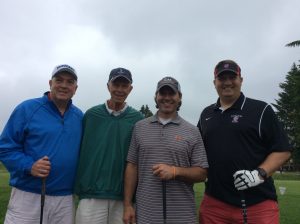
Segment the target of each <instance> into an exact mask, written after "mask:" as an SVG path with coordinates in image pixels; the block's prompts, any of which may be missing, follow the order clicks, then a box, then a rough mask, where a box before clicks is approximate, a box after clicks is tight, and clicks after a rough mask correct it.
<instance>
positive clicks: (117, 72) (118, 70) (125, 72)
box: [108, 68, 132, 83]
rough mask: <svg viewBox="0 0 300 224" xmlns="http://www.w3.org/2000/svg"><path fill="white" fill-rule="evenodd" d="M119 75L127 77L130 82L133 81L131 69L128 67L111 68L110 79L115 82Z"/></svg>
mask: <svg viewBox="0 0 300 224" xmlns="http://www.w3.org/2000/svg"><path fill="white" fill-rule="evenodd" d="M119 77H123V78H125V79H127V80H128V81H129V82H130V83H132V76H131V72H130V71H129V70H127V69H126V68H115V69H113V70H111V72H110V74H109V78H108V81H109V82H110V81H112V82H113V81H114V80H116V79H117V78H119Z"/></svg>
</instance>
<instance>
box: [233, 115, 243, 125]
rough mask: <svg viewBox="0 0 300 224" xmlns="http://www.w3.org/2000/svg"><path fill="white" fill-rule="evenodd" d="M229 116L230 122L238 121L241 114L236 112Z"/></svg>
mask: <svg viewBox="0 0 300 224" xmlns="http://www.w3.org/2000/svg"><path fill="white" fill-rule="evenodd" d="M231 117H232V121H231V122H232V123H239V119H240V117H243V116H242V115H238V114H233V115H231Z"/></svg>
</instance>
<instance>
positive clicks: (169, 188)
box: [123, 77, 208, 224]
mask: <svg viewBox="0 0 300 224" xmlns="http://www.w3.org/2000/svg"><path fill="white" fill-rule="evenodd" d="M181 99H182V93H181V89H180V85H179V83H178V81H177V80H176V79H174V78H172V77H165V78H163V79H162V80H160V81H159V82H158V84H157V89H156V92H155V102H156V107H157V108H158V111H157V113H156V114H155V115H154V116H152V117H149V118H147V119H144V120H141V121H139V122H137V123H136V125H135V127H134V131H133V135H132V139H131V144H130V148H129V152H128V156H127V167H126V171H125V189H124V216H123V220H124V223H125V224H129V223H138V224H153V223H155V224H159V223H172V224H187V223H189V224H193V223H197V218H196V205H195V198H194V191H193V183H195V182H200V181H204V180H205V179H206V174H207V171H206V169H207V168H208V163H207V158H206V153H205V149H204V145H203V142H202V138H201V135H200V133H199V130H198V129H197V128H196V127H195V126H194V125H192V124H190V123H188V122H187V121H185V120H184V119H183V118H181V117H180V116H179V115H178V112H177V111H179V108H180V106H181V103H182V102H181ZM135 192H136V206H135V208H134V206H133V202H132V200H133V197H134V194H135Z"/></svg>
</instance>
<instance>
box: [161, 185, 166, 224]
mask: <svg viewBox="0 0 300 224" xmlns="http://www.w3.org/2000/svg"><path fill="white" fill-rule="evenodd" d="M162 194H163V217H164V224H166V223H167V197H166V195H167V183H166V181H165V180H163V181H162Z"/></svg>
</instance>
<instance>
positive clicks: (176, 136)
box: [175, 135, 183, 141]
mask: <svg viewBox="0 0 300 224" xmlns="http://www.w3.org/2000/svg"><path fill="white" fill-rule="evenodd" d="M175 140H176V141H182V140H183V137H182V136H180V135H175Z"/></svg>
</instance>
